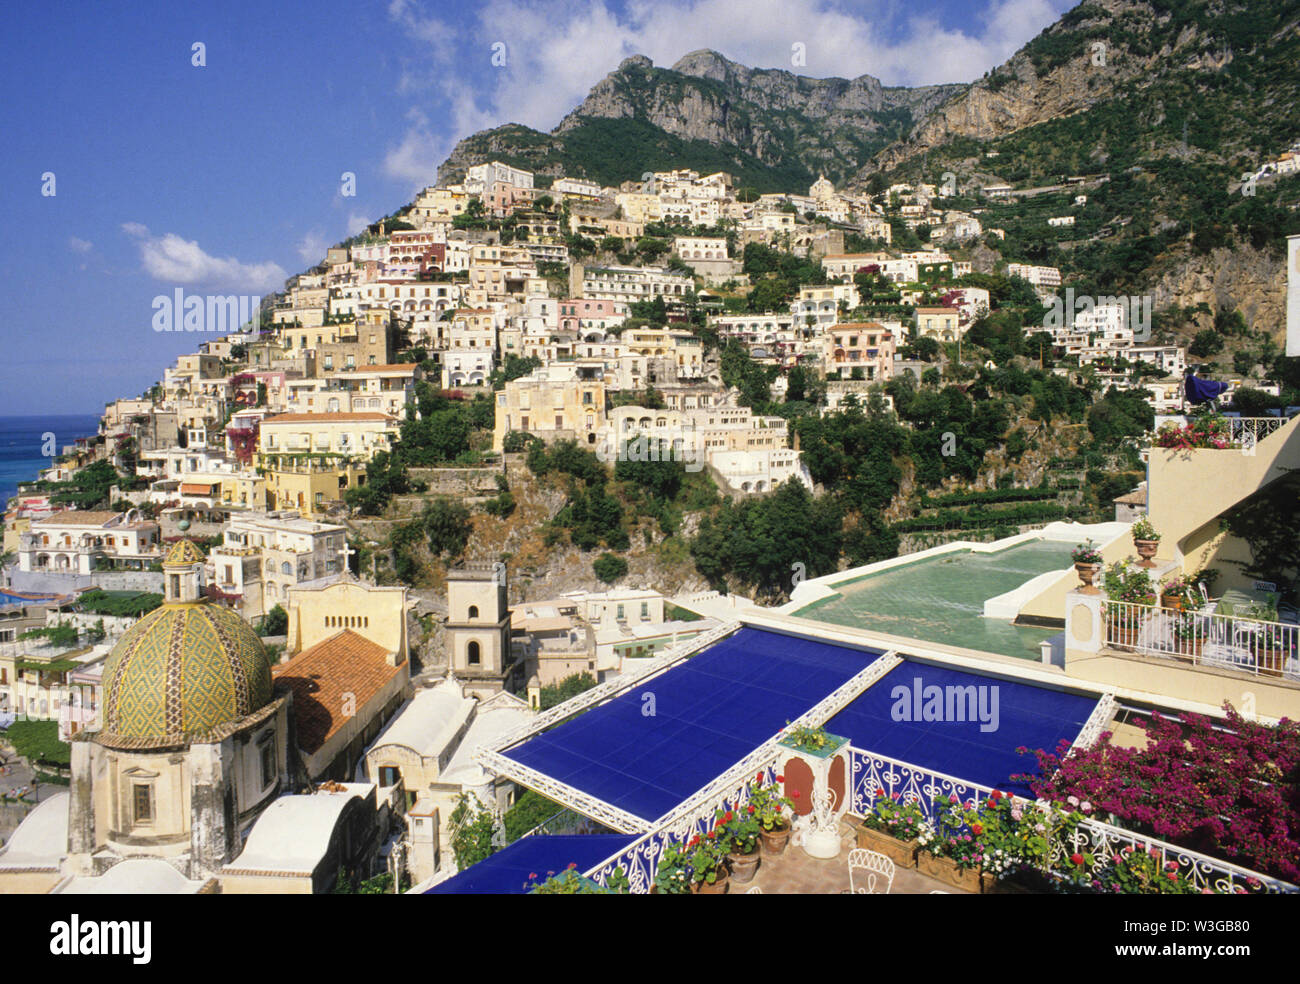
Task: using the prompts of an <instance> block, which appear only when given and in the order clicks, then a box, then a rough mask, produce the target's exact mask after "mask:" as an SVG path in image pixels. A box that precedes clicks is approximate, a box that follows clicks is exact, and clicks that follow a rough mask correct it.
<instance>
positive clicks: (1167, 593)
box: [1160, 574, 1195, 612]
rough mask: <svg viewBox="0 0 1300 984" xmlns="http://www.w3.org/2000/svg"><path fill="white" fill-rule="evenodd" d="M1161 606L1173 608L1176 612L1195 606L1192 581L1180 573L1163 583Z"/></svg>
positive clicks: (1161, 586) (1161, 587)
mask: <svg viewBox="0 0 1300 984" xmlns="http://www.w3.org/2000/svg"><path fill="white" fill-rule="evenodd" d="M1160 607H1161V608H1172V609H1173V610H1174V611H1176V612H1181V611H1183V610H1184V609H1186V608H1189V607H1195V603H1194V602H1193V601H1192V582H1191V581H1190V580H1189V579H1188V578H1186V577H1183V576H1182V575H1181V574H1180V575H1179V576H1178V577H1171V578H1170V579H1169V580H1168V581H1165V582H1164V583H1163V584H1161V585H1160Z"/></svg>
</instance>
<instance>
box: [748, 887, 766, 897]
mask: <svg viewBox="0 0 1300 984" xmlns="http://www.w3.org/2000/svg"><path fill="white" fill-rule="evenodd" d="M745 894H746V895H762V894H763V890H762V889H761V888H759V887H758V886H757V885H755V886H754V887H753V888H751V889H750V890H749V891H748V892H746V893H745Z"/></svg>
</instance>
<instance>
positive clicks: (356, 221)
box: [348, 212, 371, 236]
mask: <svg viewBox="0 0 1300 984" xmlns="http://www.w3.org/2000/svg"><path fill="white" fill-rule="evenodd" d="M370 222H371V219H370V216H368V215H366V214H364V213H362V212H352V213H350V214H349V215H348V235H349V236H355V235H356V234H357V233H359V232H363V231H364V230H365V228H366V226H368V225H370Z"/></svg>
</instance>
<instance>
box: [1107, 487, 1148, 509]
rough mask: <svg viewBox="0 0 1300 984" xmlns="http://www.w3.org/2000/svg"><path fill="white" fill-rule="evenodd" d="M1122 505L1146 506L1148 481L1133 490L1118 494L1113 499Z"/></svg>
mask: <svg viewBox="0 0 1300 984" xmlns="http://www.w3.org/2000/svg"><path fill="white" fill-rule="evenodd" d="M1112 501H1113V502H1116V503H1118V504H1119V505H1121V506H1145V505H1146V504H1147V483H1146V482H1143V483H1142V484H1141V485H1139V486H1138V487H1137V488H1135V489H1134V490H1133V491H1132V492H1125V493H1124V494H1123V495H1117V496H1115V498H1114V499H1113V500H1112Z"/></svg>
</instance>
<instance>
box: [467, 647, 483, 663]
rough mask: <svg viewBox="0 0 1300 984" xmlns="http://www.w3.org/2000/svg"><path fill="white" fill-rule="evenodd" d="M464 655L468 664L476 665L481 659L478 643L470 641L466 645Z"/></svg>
mask: <svg viewBox="0 0 1300 984" xmlns="http://www.w3.org/2000/svg"><path fill="white" fill-rule="evenodd" d="M465 656H466V658H467V659H468V660H469V665H470V666H478V665H479V662H480V661H481V655H480V649H479V644H478V643H477V642H471V643H470V644H469V645H468V646H466V647H465Z"/></svg>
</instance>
